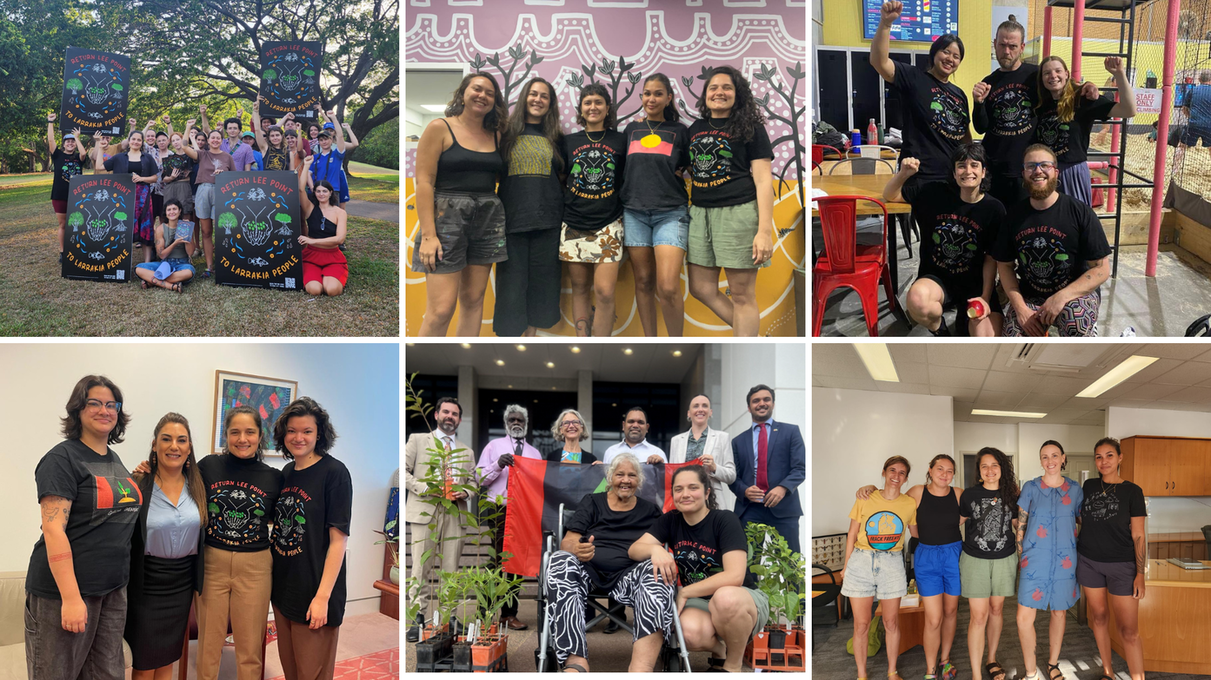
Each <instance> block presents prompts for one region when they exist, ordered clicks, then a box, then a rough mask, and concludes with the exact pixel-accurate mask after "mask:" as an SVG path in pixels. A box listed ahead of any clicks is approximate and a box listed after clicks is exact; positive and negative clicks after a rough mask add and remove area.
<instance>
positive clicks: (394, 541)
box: [374, 519, 399, 569]
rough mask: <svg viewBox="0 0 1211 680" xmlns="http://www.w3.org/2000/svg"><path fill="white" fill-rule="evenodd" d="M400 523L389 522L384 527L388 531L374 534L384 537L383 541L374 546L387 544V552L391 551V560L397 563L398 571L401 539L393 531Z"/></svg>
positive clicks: (396, 521)
mask: <svg viewBox="0 0 1211 680" xmlns="http://www.w3.org/2000/svg"><path fill="white" fill-rule="evenodd" d="M398 523H399V520H394V519H393V520H391V521H390V522H387V524H386V526H384V527H383V528H384V529H386V531H378V530H375V532H374V533H376V534H378V535H379V536H382V538H381V539H379V540H377V541H375V542H374V545H383V544H386V546H387V550H389V551H391V560H392V561H393V562H394V563H395V568H396V569H398V568H399V537H398V536H396V535H395V533H394V531H393V530H394V529H395V527H396V525H397V524H398Z"/></svg>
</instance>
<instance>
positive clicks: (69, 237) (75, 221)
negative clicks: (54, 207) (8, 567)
mask: <svg viewBox="0 0 1211 680" xmlns="http://www.w3.org/2000/svg"><path fill="white" fill-rule="evenodd" d="M67 192H68V193H67V234H66V237H65V243H64V248H63V266H62V272H61V273H62V276H63V278H67V279H87V280H90V281H117V282H126V281H129V280H130V266H131V265H130V253H131V246H132V243H131V239H132V238H133V236H132V234H133V231H132V229H133V227H134V214H135V185H134V181H133V180H132V179H131V176H130V175H77V176H75V177H72V178H71V182H70V183H69V184H68V190H67Z"/></svg>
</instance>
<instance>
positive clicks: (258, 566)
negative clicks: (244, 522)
mask: <svg viewBox="0 0 1211 680" xmlns="http://www.w3.org/2000/svg"><path fill="white" fill-rule="evenodd" d="M204 558H205V564H206V572H205V573H206V575H205V579H204V580H203V582H202V597H201V599H200V602H201V604H200V606H199V608H198V680H217V678H218V676H219V661H220V660H221V659H222V656H223V643H224V641H225V640H226V639H227V624H228V621H230V622H231V633H232V635H233V636H234V637H235V657H236V678H237V679H238V680H262V676H263V674H264V669H263V668H262V660H261V649H262V646H263V645H264V642H265V624H266V622H267V621H268V619H269V596H270V595H271V594H272V593H273V555H271V554H270V552H269V550H268V549H265V550H261V551H258V552H232V551H230V550H222V549H220V548H212V547H210V546H206V554H205V555H204Z"/></svg>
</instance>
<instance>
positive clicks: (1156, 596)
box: [1110, 560, 1211, 673]
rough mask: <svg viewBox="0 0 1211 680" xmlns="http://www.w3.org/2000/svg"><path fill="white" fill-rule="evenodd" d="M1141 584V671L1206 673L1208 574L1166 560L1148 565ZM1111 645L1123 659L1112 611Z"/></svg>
mask: <svg viewBox="0 0 1211 680" xmlns="http://www.w3.org/2000/svg"><path fill="white" fill-rule="evenodd" d="M1203 564H1208V565H1211V561H1204V562H1203ZM1144 579H1145V584H1146V585H1145V590H1144V598H1143V599H1142V600H1140V601H1139V630H1140V639H1141V640H1142V641H1143V643H1144V670H1145V671H1149V672H1165V673H1205V672H1206V670H1207V668H1208V666H1211V570H1191V571H1187V570H1185V569H1182V568H1181V567H1178V566H1177V565H1174V564H1170V563H1168V562H1166V561H1164V560H1148V569H1147V571H1146V572H1145V577H1144ZM1110 641H1111V644H1112V646H1113V647H1114V651H1116V652H1118V654H1119V655H1120V656H1122V655H1123V645H1122V640H1121V639H1120V637H1119V634H1118V626H1117V624H1116V623H1115V621H1114V608H1113V607H1111V608H1110Z"/></svg>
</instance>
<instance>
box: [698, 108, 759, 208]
mask: <svg viewBox="0 0 1211 680" xmlns="http://www.w3.org/2000/svg"><path fill="white" fill-rule="evenodd" d="M729 120H730V119H727V118H724V119H718V118H712V119H709V120H697V121H694V124H693V125H691V126H690V130H689V135H690V149H689V153H690V179H691V181H692V185H693V191H694V193H693V195H692V197H691V198H692V201H693V203H694V205H696V206H698V207H700V208H726V207H729V206H733V205H743V204H745V203H748V202H750V201H755V200H757V184H756V182H755V181H754V179H753V172H752V163H753V161H756V160H770V159H772V158H773V157H774V151H773V148H772V147H771V146H770V141H769V134H768V133H767V132H766V131H765V128H764V127H761V126H757V127H756V128H755V129H754V130H753V136H752V138H751V139H750V140H749V141H747V142H745V141H743V139H742V138H740V137H738V136H735V135H733V134H732V133H730V132H726V131H725V128H727V126H728V122H729Z"/></svg>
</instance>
